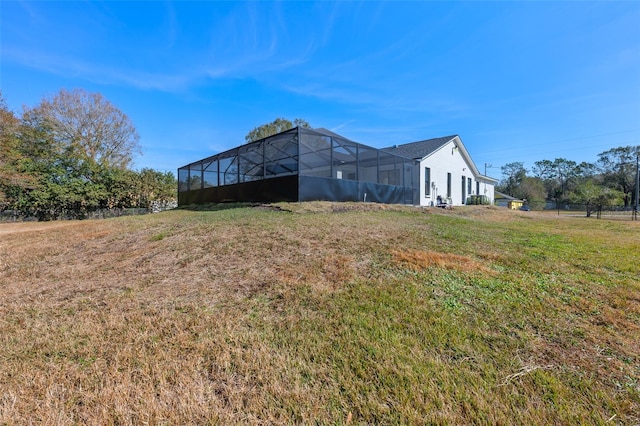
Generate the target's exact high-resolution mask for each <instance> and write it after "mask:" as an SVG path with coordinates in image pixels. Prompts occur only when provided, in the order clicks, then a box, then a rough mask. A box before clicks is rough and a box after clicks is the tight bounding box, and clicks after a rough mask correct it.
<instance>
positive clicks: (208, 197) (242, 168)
mask: <svg viewBox="0 0 640 426" xmlns="http://www.w3.org/2000/svg"><path fill="white" fill-rule="evenodd" d="M417 175H418V173H417V163H416V162H415V161H414V160H411V159H407V158H404V157H401V156H398V155H395V154H392V153H390V152H386V151H383V150H379V149H376V148H372V147H369V146H366V145H362V144H360V143H357V142H353V141H350V140H348V139H346V138H344V137H342V136H340V135H337V134H335V133H332V132H329V131H325V130H323V129H316V130H312V129H305V128H294V129H291V130H287V131H285V132H282V133H279V134H277V135H274V136H270V137H267V138H265V139H261V140H259V141H256V142H252V143H249V144H246V145H242V146H239V147H237V148H234V149H230V150H228V151H225V152H222V153H220V154H217V155H214V156H212V157H209V158H206V159H203V160H200V161H197V162H195V163H192V164H189V165H187V166H184V167H181V168H180V169H178V202H179V204H180V205H186V204H199V203H216V202H223V201H263V202H273V201H285V200H287V201H288V200H294V201H306V200H334V201H376V202H383V203H404V204H413V203H415V200H416V199H417V187H418V186H419V182H418V181H417Z"/></svg>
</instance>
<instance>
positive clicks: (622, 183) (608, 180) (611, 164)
mask: <svg viewBox="0 0 640 426" xmlns="http://www.w3.org/2000/svg"><path fill="white" fill-rule="evenodd" d="M638 155H640V145H637V146H625V147H618V148H613V149H610V150H608V151H605V152H602V153H600V154H598V166H599V169H600V172H601V173H602V176H603V179H604V184H605V185H606V186H608V187H609V188H612V189H614V190H617V191H620V192H621V193H622V197H623V200H624V205H625V207H628V206H630V205H631V203H632V201H631V200H632V199H633V197H632V194H633V193H634V191H635V185H637V183H635V180H636V158H637V157H638Z"/></svg>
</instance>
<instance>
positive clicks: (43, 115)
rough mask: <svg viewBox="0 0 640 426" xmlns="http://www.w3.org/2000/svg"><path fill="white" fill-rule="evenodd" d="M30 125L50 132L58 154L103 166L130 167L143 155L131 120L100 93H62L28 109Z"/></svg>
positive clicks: (25, 115)
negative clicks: (134, 159) (136, 158)
mask: <svg viewBox="0 0 640 426" xmlns="http://www.w3.org/2000/svg"><path fill="white" fill-rule="evenodd" d="M23 118H24V119H25V121H26V122H27V123H29V125H30V126H32V127H36V128H43V129H46V130H47V133H49V135H50V138H51V141H52V142H53V145H54V146H55V147H56V149H57V150H58V152H59V153H60V152H64V153H65V155H71V156H73V157H75V158H77V159H78V160H79V161H80V162H88V163H91V164H95V165H98V166H99V167H107V168H109V167H115V168H121V169H125V168H127V167H129V166H130V165H131V164H132V162H133V158H134V156H135V155H136V154H139V153H141V150H140V145H139V142H138V141H139V139H140V137H139V135H138V133H137V132H136V129H135V127H134V126H133V123H132V122H131V120H130V119H129V118H128V117H127V116H126V115H125V114H124V113H123V112H122V111H120V110H119V109H118V108H116V107H115V106H114V105H113V104H112V103H111V102H109V101H108V100H106V99H105V98H104V97H103V96H102V95H101V94H100V93H88V92H86V91H84V90H82V89H76V90H73V91H67V90H64V89H63V90H61V91H60V92H59V93H58V94H57V95H56V96H54V97H53V98H51V99H43V100H42V101H41V102H40V104H39V105H38V106H37V107H35V108H33V109H31V110H27V111H26V112H25V113H24V114H23Z"/></svg>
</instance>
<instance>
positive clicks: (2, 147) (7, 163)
mask: <svg viewBox="0 0 640 426" xmlns="http://www.w3.org/2000/svg"><path fill="white" fill-rule="evenodd" d="M19 129H20V120H19V119H18V118H17V117H16V116H15V115H14V114H13V112H12V111H10V110H9V108H8V107H7V105H6V102H5V100H4V98H3V97H2V93H1V92H0V210H1V209H2V207H6V206H7V203H8V199H9V198H10V197H9V193H13V192H15V189H16V188H19V187H23V186H29V185H31V184H32V183H33V181H32V179H31V177H30V176H29V175H28V174H26V173H23V172H21V171H20V163H21V161H23V160H24V156H23V155H22V154H21V153H20V151H19V145H20V139H19V138H18V135H19Z"/></svg>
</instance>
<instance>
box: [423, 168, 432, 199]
mask: <svg viewBox="0 0 640 426" xmlns="http://www.w3.org/2000/svg"><path fill="white" fill-rule="evenodd" d="M424 196H425V197H430V196H431V169H430V168H429V167H425V168H424Z"/></svg>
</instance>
